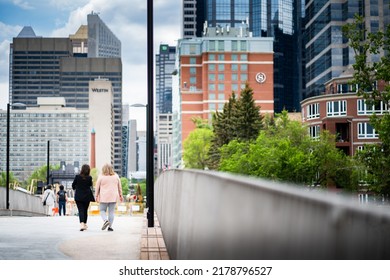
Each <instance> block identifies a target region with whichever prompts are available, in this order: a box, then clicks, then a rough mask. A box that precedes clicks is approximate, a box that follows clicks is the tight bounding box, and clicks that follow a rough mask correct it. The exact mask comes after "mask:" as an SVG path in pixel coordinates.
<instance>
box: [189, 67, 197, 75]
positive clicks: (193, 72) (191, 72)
mask: <svg viewBox="0 0 390 280" xmlns="http://www.w3.org/2000/svg"><path fill="white" fill-rule="evenodd" d="M190 74H191V75H196V68H195V67H190Z"/></svg>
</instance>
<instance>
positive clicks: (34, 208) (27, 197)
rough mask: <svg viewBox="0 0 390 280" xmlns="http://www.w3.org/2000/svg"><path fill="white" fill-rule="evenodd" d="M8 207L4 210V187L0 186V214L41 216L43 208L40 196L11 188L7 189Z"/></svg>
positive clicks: (43, 213) (43, 211) (43, 212)
mask: <svg viewBox="0 0 390 280" xmlns="http://www.w3.org/2000/svg"><path fill="white" fill-rule="evenodd" d="M9 201H10V207H9V208H10V209H9V210H6V208H7V207H6V189H5V188H4V187H0V215H3V216H4V215H7V216H43V215H45V209H44V207H43V206H42V202H41V198H40V197H37V196H34V195H31V194H28V193H25V192H21V191H16V190H13V189H10V190H9Z"/></svg>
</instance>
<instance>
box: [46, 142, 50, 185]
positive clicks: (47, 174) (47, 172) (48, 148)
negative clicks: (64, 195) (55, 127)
mask: <svg viewBox="0 0 390 280" xmlns="http://www.w3.org/2000/svg"><path fill="white" fill-rule="evenodd" d="M49 163H50V140H47V169H46V185H47V186H48V185H49V173H50V165H49Z"/></svg>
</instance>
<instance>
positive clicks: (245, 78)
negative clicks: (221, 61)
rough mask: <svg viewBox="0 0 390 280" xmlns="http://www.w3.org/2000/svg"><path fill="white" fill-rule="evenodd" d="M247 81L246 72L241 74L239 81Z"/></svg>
mask: <svg viewBox="0 0 390 280" xmlns="http://www.w3.org/2000/svg"><path fill="white" fill-rule="evenodd" d="M244 81H248V74H241V82H244Z"/></svg>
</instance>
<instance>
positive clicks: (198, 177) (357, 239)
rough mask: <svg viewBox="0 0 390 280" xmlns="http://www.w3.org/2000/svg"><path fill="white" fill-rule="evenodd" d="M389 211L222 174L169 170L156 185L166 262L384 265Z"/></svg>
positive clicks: (389, 254)
mask: <svg viewBox="0 0 390 280" xmlns="http://www.w3.org/2000/svg"><path fill="white" fill-rule="evenodd" d="M389 210H390V209H388V208H380V207H378V206H376V207H375V206H371V207H370V206H364V205H359V204H357V202H356V201H353V200H352V199H351V198H346V197H342V196H341V195H336V194H334V193H328V192H317V191H309V190H307V189H304V188H302V187H297V186H291V185H285V184H281V183H276V182H270V181H266V180H261V179H252V178H248V177H240V176H233V175H229V174H225V173H214V172H205V171H193V170H170V171H166V172H164V173H162V174H161V175H160V176H159V177H158V179H157V180H156V183H155V211H156V213H157V216H158V219H159V222H160V225H161V229H162V232H163V236H164V240H165V243H166V246H167V250H168V253H169V256H170V258H171V259H389V258H390V211H389Z"/></svg>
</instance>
